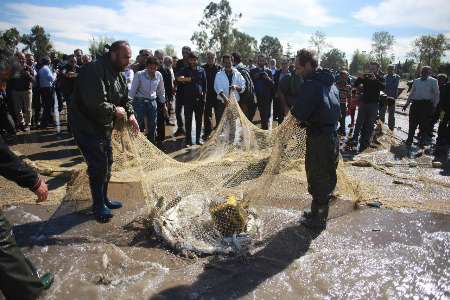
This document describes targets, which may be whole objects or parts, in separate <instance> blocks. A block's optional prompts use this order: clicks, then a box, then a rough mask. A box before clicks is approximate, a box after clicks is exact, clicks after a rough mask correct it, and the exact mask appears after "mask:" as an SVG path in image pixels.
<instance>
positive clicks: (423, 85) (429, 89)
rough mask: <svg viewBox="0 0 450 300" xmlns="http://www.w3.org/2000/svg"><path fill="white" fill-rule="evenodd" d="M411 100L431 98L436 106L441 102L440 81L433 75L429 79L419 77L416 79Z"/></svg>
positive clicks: (410, 95) (410, 94)
mask: <svg viewBox="0 0 450 300" xmlns="http://www.w3.org/2000/svg"><path fill="white" fill-rule="evenodd" d="M408 99H409V100H411V101H414V100H431V102H432V103H433V106H434V107H437V105H438V103H439V85H438V81H437V80H436V79H434V78H433V77H431V76H428V78H427V79H425V80H422V78H417V79H415V80H414V82H413V85H412V88H411V92H410V93H409V97H408Z"/></svg>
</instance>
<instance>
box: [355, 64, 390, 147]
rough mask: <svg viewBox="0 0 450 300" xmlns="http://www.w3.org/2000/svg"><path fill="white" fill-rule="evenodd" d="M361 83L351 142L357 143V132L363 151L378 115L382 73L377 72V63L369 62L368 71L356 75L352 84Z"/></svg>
mask: <svg viewBox="0 0 450 300" xmlns="http://www.w3.org/2000/svg"><path fill="white" fill-rule="evenodd" d="M360 85H362V88H363V94H362V95H361V98H360V101H359V106H358V118H357V119H356V125H355V132H354V133H353V137H352V141H351V142H352V143H353V144H354V145H356V144H357V143H358V138H359V133H360V131H361V138H360V139H359V152H362V151H364V150H365V149H366V148H367V147H369V145H370V139H371V138H372V133H373V129H374V126H375V122H376V120H377V117H378V108H379V102H380V92H381V91H382V90H384V87H385V86H384V78H383V74H381V73H380V72H379V64H378V63H377V62H371V63H370V64H369V72H368V73H366V74H364V75H363V76H361V77H358V78H357V79H356V80H355V82H354V86H355V87H359V86H360Z"/></svg>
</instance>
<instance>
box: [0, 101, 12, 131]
mask: <svg viewBox="0 0 450 300" xmlns="http://www.w3.org/2000/svg"><path fill="white" fill-rule="evenodd" d="M3 130H4V131H6V132H7V133H8V134H15V133H16V125H15V123H14V120H13V117H12V116H11V115H10V114H9V112H8V108H7V106H6V103H0V132H2V131H3Z"/></svg>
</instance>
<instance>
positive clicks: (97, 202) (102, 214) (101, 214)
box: [90, 183, 113, 223]
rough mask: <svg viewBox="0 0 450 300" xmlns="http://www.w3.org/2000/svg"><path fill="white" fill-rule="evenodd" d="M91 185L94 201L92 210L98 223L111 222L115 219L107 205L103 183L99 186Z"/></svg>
mask: <svg viewBox="0 0 450 300" xmlns="http://www.w3.org/2000/svg"><path fill="white" fill-rule="evenodd" d="M90 185H91V193H92V200H93V202H94V205H93V206H92V209H93V211H94V215H95V218H96V220H97V222H100V223H106V222H109V220H110V219H111V218H112V217H113V214H112V212H111V209H109V208H108V207H106V205H105V198H104V195H103V185H102V184H101V183H99V184H94V183H91V184H90Z"/></svg>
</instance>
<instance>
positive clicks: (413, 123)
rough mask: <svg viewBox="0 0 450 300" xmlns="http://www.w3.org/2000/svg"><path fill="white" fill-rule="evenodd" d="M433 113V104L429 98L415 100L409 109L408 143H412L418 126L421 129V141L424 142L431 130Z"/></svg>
mask: <svg viewBox="0 0 450 300" xmlns="http://www.w3.org/2000/svg"><path fill="white" fill-rule="evenodd" d="M432 115H433V104H432V103H431V101H429V100H415V101H413V103H412V104H411V108H410V109H409V130H408V139H407V140H406V143H407V144H412V142H413V139H414V134H415V133H416V129H417V126H419V129H420V131H421V135H420V141H419V142H420V143H421V144H424V143H425V142H426V139H427V138H428V137H429V136H430V134H431V133H430V132H431V129H432V128H431V116H432Z"/></svg>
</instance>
